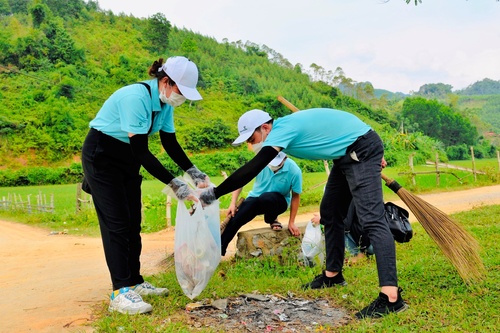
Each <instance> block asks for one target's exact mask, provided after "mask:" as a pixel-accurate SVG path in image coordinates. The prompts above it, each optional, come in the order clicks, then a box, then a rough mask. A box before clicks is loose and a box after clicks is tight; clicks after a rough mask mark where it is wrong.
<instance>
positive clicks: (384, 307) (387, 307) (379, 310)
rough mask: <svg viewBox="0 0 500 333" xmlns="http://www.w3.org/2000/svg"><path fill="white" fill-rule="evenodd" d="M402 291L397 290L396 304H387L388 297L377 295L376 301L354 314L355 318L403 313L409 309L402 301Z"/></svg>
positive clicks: (381, 294) (382, 294)
mask: <svg viewBox="0 0 500 333" xmlns="http://www.w3.org/2000/svg"><path fill="white" fill-rule="evenodd" d="M402 291H403V290H402V289H401V288H398V299H397V300H396V302H394V303H392V302H389V296H387V295H386V294H384V293H379V295H378V297H377V299H376V300H374V301H373V302H372V303H371V304H370V305H368V306H367V307H366V308H364V309H363V310H361V311H359V312H357V313H356V315H355V316H356V318H358V319H363V318H380V317H383V316H385V315H387V314H389V313H391V312H403V311H405V310H406V309H408V308H409V306H408V304H406V303H405V301H403V298H402V297H401V292H402Z"/></svg>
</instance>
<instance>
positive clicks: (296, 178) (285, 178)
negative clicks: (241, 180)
mask: <svg viewBox="0 0 500 333" xmlns="http://www.w3.org/2000/svg"><path fill="white" fill-rule="evenodd" d="M292 191H293V192H295V193H298V194H300V193H302V171H301V170H300V168H299V166H298V165H297V163H295V161H293V160H292V159H290V158H289V157H288V158H287V159H286V160H285V163H283V167H282V168H281V169H279V170H278V171H277V172H276V173H274V172H273V171H272V170H271V169H270V168H269V167H267V166H266V167H265V168H264V169H263V170H262V171H261V172H260V173H259V174H258V175H257V177H256V178H255V183H254V185H253V188H252V190H251V191H250V193H248V196H249V197H258V196H260V195H261V194H263V193H266V192H278V193H281V194H282V195H283V196H284V197H285V200H286V202H287V205H288V206H290V202H291V200H292V193H291V192H292Z"/></svg>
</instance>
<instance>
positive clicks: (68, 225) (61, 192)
mask: <svg viewBox="0 0 500 333" xmlns="http://www.w3.org/2000/svg"><path fill="white" fill-rule="evenodd" d="M464 163H465V162H464V161H457V162H455V161H454V162H450V164H454V165H462V164H464ZM469 163H470V161H469ZM497 165H498V162H497V161H496V159H486V160H477V161H476V166H477V169H479V170H485V171H487V172H488V174H487V175H478V177H477V180H476V181H475V180H474V178H473V176H472V175H471V173H469V172H465V171H458V170H450V171H453V172H454V173H455V174H457V175H459V177H460V178H461V179H462V180H461V182H459V181H457V178H455V177H454V176H452V175H450V174H442V175H441V179H440V186H439V187H437V186H436V180H435V179H436V177H435V175H434V174H425V175H418V176H417V184H416V185H415V186H414V185H412V183H411V179H410V178H409V176H407V175H398V173H400V172H404V171H408V170H405V169H403V168H386V169H384V171H383V172H384V174H386V175H387V176H389V177H391V178H393V179H395V180H397V181H398V182H399V183H400V184H401V185H402V186H404V187H405V188H406V189H407V190H409V191H411V192H412V193H415V194H423V193H431V192H443V191H456V190H463V189H468V188H473V187H480V186H487V185H492V184H498V183H499V182H500V173H499V172H498V166H497ZM463 166H466V165H463ZM431 170H433V168H432V167H429V166H416V167H415V171H431ZM445 170H446V169H443V171H445ZM326 179H327V177H326V173H324V172H317V173H305V174H304V176H303V193H302V195H301V204H300V208H299V214H303V213H309V212H314V211H317V210H318V207H319V202H320V200H321V196H322V194H323V187H324V182H326ZM211 180H212V182H213V183H214V184H220V183H221V182H222V181H223V178H222V177H212V178H211ZM252 185H253V182H251V183H250V184H248V185H247V186H245V187H244V189H243V192H242V195H243V196H246V195H247V194H248V192H249V191H250V189H251V188H252ZM164 187H165V185H164V184H162V183H161V182H160V181H157V180H147V181H144V182H143V185H142V192H143V207H144V220H143V224H142V227H143V232H145V233H150V232H156V231H159V230H162V229H164V228H165V226H166V225H167V220H166V196H165V194H163V193H162V192H161V191H162V189H163V188H164ZM39 193H42V195H44V196H45V197H46V198H47V201H49V200H50V196H51V195H53V196H54V204H55V209H56V211H55V213H54V214H48V213H42V214H41V213H32V214H27V213H25V212H21V211H5V210H0V218H2V219H6V220H11V221H17V222H22V223H27V224H32V225H37V226H40V227H43V228H47V229H49V230H52V231H63V230H67V231H68V233H71V234H78V235H98V234H99V230H98V224H97V217H96V215H95V212H94V210H93V208H92V207H90V209H87V210H85V211H83V212H80V213H79V214H76V213H75V212H76V184H69V185H50V186H23V187H0V200H1V199H2V198H3V197H7V196H8V195H9V194H10V195H11V196H12V195H14V194H15V195H17V196H18V197H19V196H21V197H22V199H23V200H27V196H28V195H30V196H31V203H32V204H36V196H37V195H38V194H39ZM384 198H385V200H386V201H393V200H397V199H398V197H397V195H396V194H394V193H393V192H392V191H391V190H390V189H389V188H387V187H386V186H384ZM230 200H231V196H230V195H225V196H223V197H222V198H220V202H221V203H220V207H221V217H222V216H225V215H224V209H226V208H227V207H228V206H229V203H230ZM176 204H177V201H176V200H175V199H173V200H172V206H171V221H172V223H175V212H176V207H177V206H176ZM287 216H288V212H286V213H285V214H283V217H284V218H286V217H287Z"/></svg>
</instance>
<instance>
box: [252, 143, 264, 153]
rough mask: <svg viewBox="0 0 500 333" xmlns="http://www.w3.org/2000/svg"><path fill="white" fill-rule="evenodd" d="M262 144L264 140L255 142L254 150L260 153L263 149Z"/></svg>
mask: <svg viewBox="0 0 500 333" xmlns="http://www.w3.org/2000/svg"><path fill="white" fill-rule="evenodd" d="M262 144H263V142H259V143H256V144H253V145H252V150H253V152H254V153H256V154H258V153H259V151H260V150H261V149H262Z"/></svg>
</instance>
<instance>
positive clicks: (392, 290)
mask: <svg viewBox="0 0 500 333" xmlns="http://www.w3.org/2000/svg"><path fill="white" fill-rule="evenodd" d="M248 112H252V113H255V112H256V111H254V110H252V111H248ZM260 112H264V111H260ZM243 116H245V115H243ZM243 116H242V117H243ZM239 139H240V140H241V139H243V141H244V140H246V141H247V142H249V143H254V142H261V141H263V148H262V149H261V151H260V152H259V153H258V154H257V155H256V156H255V157H254V158H253V159H252V160H250V161H249V162H248V163H246V164H245V165H244V166H242V167H241V168H239V169H238V170H236V171H235V172H234V173H233V174H232V175H231V176H229V177H228V178H227V179H226V180H225V181H223V182H222V183H221V184H220V185H219V186H217V187H213V186H211V187H209V188H207V189H205V190H203V191H202V192H201V193H200V200H201V201H202V203H203V204H204V205H208V204H210V203H211V202H213V201H215V200H216V199H217V198H219V197H220V196H222V195H225V194H227V193H229V192H231V191H234V190H235V189H237V188H240V187H242V186H243V185H245V184H247V183H248V182H249V181H251V180H252V179H253V178H254V177H255V176H257V174H258V173H259V172H260V170H262V169H263V168H265V167H266V166H267V164H268V163H269V162H270V161H271V160H272V159H273V158H275V157H276V155H277V154H278V152H279V151H284V152H285V153H287V154H288V155H290V156H294V157H297V158H302V159H309V160H333V167H332V170H331V173H330V175H329V177H328V181H327V183H326V186H325V192H324V194H323V198H322V200H321V204H320V215H321V224H322V225H324V229H325V246H326V270H325V271H323V273H322V274H321V275H318V276H316V277H315V278H314V280H313V281H312V282H310V283H308V284H306V285H304V287H305V288H313V289H317V288H325V287H333V286H336V285H339V286H343V285H346V284H347V283H346V281H345V280H344V277H343V276H342V268H343V264H344V251H345V250H344V222H343V218H344V217H345V216H346V215H347V210H348V208H349V204H350V202H351V200H353V201H354V204H355V207H356V213H357V215H358V218H359V220H360V221H361V222H362V224H363V229H364V230H366V232H367V233H368V235H369V238H370V241H371V242H372V244H373V250H374V252H375V258H376V263H377V271H378V279H379V286H380V293H379V295H378V297H377V298H376V299H375V300H374V301H373V302H372V303H371V304H369V305H368V306H366V307H365V308H363V309H362V310H360V311H358V312H357V313H356V317H357V318H359V319H361V318H366V317H381V316H384V315H386V314H389V313H391V312H400V311H404V310H405V309H406V308H407V307H408V305H407V304H406V303H405V302H404V300H403V299H402V297H401V292H402V289H401V288H399V287H398V278H397V271H396V249H395V244H394V238H393V236H392V234H391V231H390V230H389V226H388V224H387V223H386V221H385V216H384V214H385V210H384V201H383V196H382V182H381V179H380V170H381V164H382V160H383V156H384V146H383V143H382V140H381V139H380V137H379V136H378V134H377V133H376V132H375V131H374V130H373V129H371V127H370V126H369V125H367V124H365V123H364V122H363V121H361V120H360V119H359V118H358V117H356V116H354V115H353V114H351V113H348V112H345V111H341V110H335V109H327V108H314V109H309V110H302V111H298V112H295V113H293V114H290V115H287V116H284V117H282V118H278V119H276V121H270V122H269V123H266V124H263V125H262V126H261V130H260V131H255V132H254V133H253V134H252V136H251V137H249V138H244V137H243V138H239Z"/></svg>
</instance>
